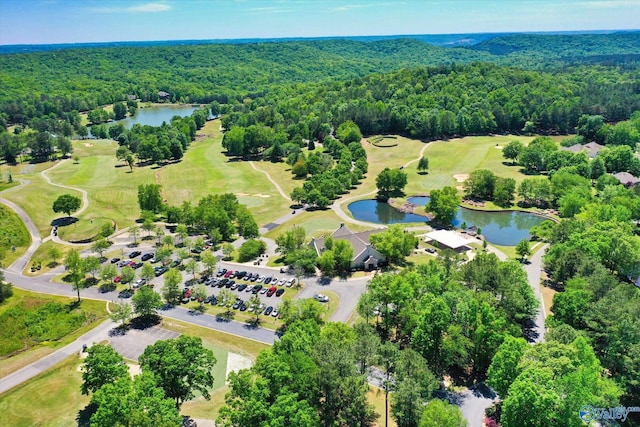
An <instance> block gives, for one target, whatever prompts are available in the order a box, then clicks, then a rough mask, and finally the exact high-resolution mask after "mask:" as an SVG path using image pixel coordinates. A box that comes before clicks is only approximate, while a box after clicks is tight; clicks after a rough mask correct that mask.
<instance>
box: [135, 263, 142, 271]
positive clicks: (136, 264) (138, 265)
mask: <svg viewBox="0 0 640 427" xmlns="http://www.w3.org/2000/svg"><path fill="white" fill-rule="evenodd" d="M142 264H143V263H142V262H136V263H135V264H133V268H135V269H136V270H137V269H138V268H140V267H142Z"/></svg>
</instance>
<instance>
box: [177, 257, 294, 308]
mask: <svg viewBox="0 0 640 427" xmlns="http://www.w3.org/2000/svg"><path fill="white" fill-rule="evenodd" d="M237 268H240V267H237ZM269 272H270V273H274V271H272V270H269ZM238 274H239V276H240V277H237V275H238ZM199 283H202V284H203V285H205V286H206V288H207V295H208V297H207V299H206V300H205V303H207V304H211V305H221V306H222V305H231V306H232V308H233V309H235V310H239V311H247V312H249V313H253V312H254V310H255V307H251V306H249V305H248V304H247V301H248V300H249V298H251V297H252V296H254V295H257V296H258V297H259V298H260V301H261V305H260V306H259V308H258V309H260V310H261V312H263V314H265V315H271V316H273V317H276V316H277V310H276V308H277V306H278V305H279V304H280V303H281V302H282V296H283V295H284V294H285V293H287V292H289V293H293V292H297V289H294V285H295V279H294V278H293V277H289V276H285V275H283V274H280V275H276V274H269V273H264V272H263V274H260V273H258V272H257V271H255V270H254V271H246V270H240V271H235V270H231V268H229V269H227V268H225V267H220V268H219V269H218V270H217V272H216V273H215V274H213V275H212V276H209V277H206V276H204V277H200V278H199V279H198V280H188V281H187V282H186V283H185V286H184V292H185V293H184V294H183V296H184V297H185V298H184V300H183V302H185V303H186V302H189V301H190V300H194V299H195V298H194V297H193V296H192V294H191V291H192V290H193V288H194V286H196V285H198V284H199ZM223 289H226V290H229V291H231V292H232V294H233V295H234V296H235V301H220V298H219V295H220V292H221V291H222V290H223ZM187 290H188V291H187ZM213 297H215V298H213ZM269 307H271V308H269Z"/></svg>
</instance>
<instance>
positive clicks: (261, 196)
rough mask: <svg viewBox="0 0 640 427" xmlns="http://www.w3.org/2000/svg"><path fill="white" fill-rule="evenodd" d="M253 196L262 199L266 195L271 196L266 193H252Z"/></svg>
mask: <svg viewBox="0 0 640 427" xmlns="http://www.w3.org/2000/svg"><path fill="white" fill-rule="evenodd" d="M253 197H260V198H262V199H266V198H267V197H271V196H270V195H268V194H254V195H253Z"/></svg>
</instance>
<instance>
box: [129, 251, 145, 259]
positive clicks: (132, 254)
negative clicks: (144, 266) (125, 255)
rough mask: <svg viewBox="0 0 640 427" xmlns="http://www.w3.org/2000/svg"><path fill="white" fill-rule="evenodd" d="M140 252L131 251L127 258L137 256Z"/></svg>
mask: <svg viewBox="0 0 640 427" xmlns="http://www.w3.org/2000/svg"><path fill="white" fill-rule="evenodd" d="M140 254H142V252H140V251H133V252H131V253H130V254H129V258H135V257H138V256H140Z"/></svg>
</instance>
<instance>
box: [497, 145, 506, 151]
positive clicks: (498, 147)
mask: <svg viewBox="0 0 640 427" xmlns="http://www.w3.org/2000/svg"><path fill="white" fill-rule="evenodd" d="M503 148H504V147H503V146H502V145H496V150H502V149H503Z"/></svg>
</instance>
